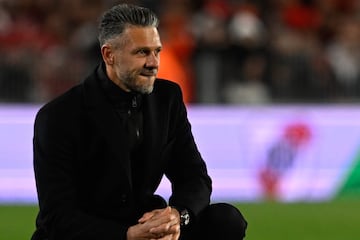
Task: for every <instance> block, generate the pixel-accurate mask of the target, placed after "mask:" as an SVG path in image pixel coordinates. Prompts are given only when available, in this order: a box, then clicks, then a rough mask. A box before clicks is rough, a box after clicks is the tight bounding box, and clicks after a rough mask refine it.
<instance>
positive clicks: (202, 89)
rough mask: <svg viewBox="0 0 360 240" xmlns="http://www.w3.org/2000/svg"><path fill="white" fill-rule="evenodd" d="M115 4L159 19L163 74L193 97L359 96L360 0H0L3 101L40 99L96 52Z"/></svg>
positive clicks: (89, 65) (72, 80)
mask: <svg viewBox="0 0 360 240" xmlns="http://www.w3.org/2000/svg"><path fill="white" fill-rule="evenodd" d="M118 2H128V3H135V4H140V5H143V6H146V7H150V8H151V9H153V10H154V11H155V12H156V13H157V14H158V15H159V16H160V19H161V23H160V28H159V30H160V33H161V37H162V43H163V45H164V50H163V51H162V53H161V67H160V70H159V75H158V76H159V77H162V78H168V79H171V80H173V81H176V82H178V83H179V84H180V85H181V87H182V89H183V91H184V99H185V101H186V102H187V103H206V104H218V103H229V104H230V103H231V104H268V103H282V102H286V103H288V102H293V103H299V102H300V103H313V102H315V103H319V102H326V103H327V102H332V103H343V102H346V103H348V102H359V101H360V1H358V0H252V1H250V0H202V1H200V0H199V1H193V0H143V1H114V0H0V54H1V58H0V102H44V101H47V100H49V99H51V98H54V97H55V96H57V95H59V94H60V93H62V92H64V91H65V90H67V89H68V88H70V87H71V86H73V85H75V84H76V83H78V82H79V81H81V80H83V78H84V76H85V75H87V74H88V73H90V71H92V70H93V68H94V67H95V65H97V64H98V62H99V60H100V55H99V52H100V51H99V49H98V48H99V46H98V42H97V21H98V19H99V16H100V14H101V13H102V12H103V10H104V9H106V8H108V7H109V6H112V5H114V4H115V3H118Z"/></svg>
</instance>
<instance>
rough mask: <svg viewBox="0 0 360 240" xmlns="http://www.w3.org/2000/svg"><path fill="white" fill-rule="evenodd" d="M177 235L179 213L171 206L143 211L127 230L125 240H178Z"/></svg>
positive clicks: (178, 230)
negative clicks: (134, 223)
mask: <svg viewBox="0 0 360 240" xmlns="http://www.w3.org/2000/svg"><path fill="white" fill-rule="evenodd" d="M179 237H180V215H179V212H178V211H177V210H176V209H174V208H171V207H166V208H163V209H155V210H153V211H151V212H147V213H145V214H144V215H143V216H142V217H141V218H140V219H139V220H138V224H136V225H134V226H131V227H130V228H129V229H128V232H127V240H155V239H157V240H178V239H179Z"/></svg>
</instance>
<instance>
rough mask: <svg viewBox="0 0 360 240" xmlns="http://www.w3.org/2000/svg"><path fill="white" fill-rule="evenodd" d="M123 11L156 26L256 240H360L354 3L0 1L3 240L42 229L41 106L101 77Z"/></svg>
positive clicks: (359, 53) (218, 173) (203, 140)
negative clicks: (135, 8) (109, 31)
mask: <svg viewBox="0 0 360 240" xmlns="http://www.w3.org/2000/svg"><path fill="white" fill-rule="evenodd" d="M124 2H126V3H134V4H139V5H142V6H146V7H149V8H151V9H153V10H154V11H155V12H156V13H157V14H158V16H159V17H160V21H161V22H160V27H159V31H160V34H161V39H162V43H163V45H164V50H163V51H162V53H161V67H160V71H159V77H161V78H167V79H170V80H173V81H175V82H177V83H179V84H180V86H181V88H182V90H183V94H184V100H185V102H186V104H187V106H188V114H189V119H190V121H191V123H192V127H193V131H194V136H195V138H196V140H197V143H198V146H199V149H200V151H201V152H202V155H203V157H204V159H205V160H206V161H207V162H208V167H209V172H210V174H211V176H212V177H213V181H214V194H213V201H214V202H216V201H231V202H234V203H235V204H237V206H238V207H239V208H240V209H241V210H242V211H243V212H244V214H245V215H246V216H247V218H248V219H249V222H250V225H249V232H248V237H247V239H250V240H251V239H254V240H255V239H270V240H271V239H290V238H291V239H295V240H296V239H299V240H300V239H301V240H312V239H314V240H315V239H316V240H322V239H326V240H344V239H345V240H353V239H358V237H359V236H360V231H359V230H358V223H359V222H360V217H359V216H360V151H359V150H360V121H359V120H358V119H360V107H359V103H360V1H359V0H252V1H250V0H143V1H114V0H0V56H1V57H0V239H6V240H7V239H9V240H17V239H29V238H30V234H31V232H32V231H33V230H34V218H35V215H36V211H37V206H36V203H37V199H36V189H35V183H34V179H33V172H32V134H33V132H32V131H33V130H32V126H33V121H34V117H35V114H36V112H37V110H38V109H39V107H41V105H42V104H44V103H45V102H47V101H49V100H51V99H53V98H55V97H56V96H58V95H59V94H61V93H63V92H64V91H66V90H67V89H69V88H70V87H72V86H74V85H75V84H78V83H80V82H81V81H82V80H83V79H84V78H85V77H86V76H87V75H88V74H89V73H90V72H92V71H93V69H94V68H95V67H96V65H97V64H98V63H99V61H100V60H101V56H100V51H99V50H100V49H99V45H98V42H97V24H98V20H99V17H100V15H101V14H102V13H103V11H104V10H106V9H108V8H109V7H111V6H113V5H115V4H116V3H124ZM168 187H169V186H168V183H167V182H166V180H164V181H163V182H162V184H161V186H160V188H159V190H158V191H159V192H160V193H161V194H164V195H167V194H169V192H168Z"/></svg>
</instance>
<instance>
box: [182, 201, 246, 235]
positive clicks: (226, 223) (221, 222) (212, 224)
mask: <svg viewBox="0 0 360 240" xmlns="http://www.w3.org/2000/svg"><path fill="white" fill-rule="evenodd" d="M246 228H247V222H246V220H245V218H244V217H243V215H242V214H241V212H240V211H239V210H238V209H237V208H236V207H234V206H232V205H230V204H227V203H216V204H211V205H209V206H208V207H207V208H205V209H204V210H203V211H202V212H201V214H200V215H199V216H198V218H197V219H194V221H193V222H191V223H190V225H188V226H186V227H184V228H183V229H181V235H180V240H192V239H206V240H220V239H221V240H241V239H243V238H244V237H245V231H246Z"/></svg>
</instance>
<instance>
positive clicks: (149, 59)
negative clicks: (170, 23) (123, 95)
mask: <svg viewBox="0 0 360 240" xmlns="http://www.w3.org/2000/svg"><path fill="white" fill-rule="evenodd" d="M115 41H116V45H117V47H116V48H115V49H114V48H113V50H112V51H113V56H114V59H113V64H112V65H111V66H112V67H111V69H112V70H111V72H112V73H111V74H110V75H111V76H109V77H110V79H111V80H113V81H114V82H115V83H116V84H117V85H119V86H120V87H121V88H123V89H124V90H125V91H136V92H140V93H151V92H152V90H153V86H154V81H155V78H156V75H157V72H158V68H159V63H160V54H159V53H160V51H161V47H162V46H161V41H160V36H159V33H158V31H157V29H156V28H155V27H134V26H131V27H128V28H126V29H125V31H124V32H123V34H122V35H121V37H119V38H117V39H116V40H115Z"/></svg>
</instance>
